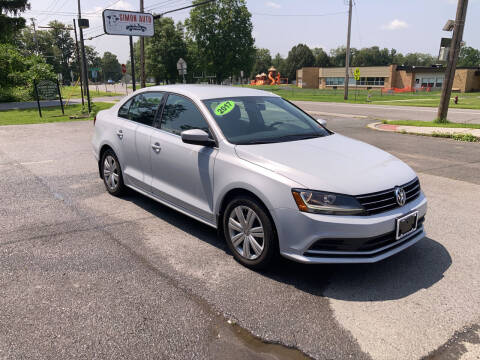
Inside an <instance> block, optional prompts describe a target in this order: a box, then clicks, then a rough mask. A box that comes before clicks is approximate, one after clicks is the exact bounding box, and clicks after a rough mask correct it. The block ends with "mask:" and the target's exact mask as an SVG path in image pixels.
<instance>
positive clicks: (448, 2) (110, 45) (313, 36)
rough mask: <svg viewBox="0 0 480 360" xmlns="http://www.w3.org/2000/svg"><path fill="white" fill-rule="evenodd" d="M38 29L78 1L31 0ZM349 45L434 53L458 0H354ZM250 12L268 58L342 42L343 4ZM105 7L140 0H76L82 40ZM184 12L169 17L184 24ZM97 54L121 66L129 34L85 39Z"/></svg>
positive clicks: (255, 7) (68, 17)
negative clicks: (85, 23)
mask: <svg viewBox="0 0 480 360" xmlns="http://www.w3.org/2000/svg"><path fill="white" fill-rule="evenodd" d="M144 2H145V9H146V10H147V12H155V13H160V12H163V11H167V10H171V9H176V8H179V7H183V6H186V5H189V4H191V1H188V0H144ZM30 4H31V10H30V11H28V12H26V13H24V14H23V15H22V16H24V17H25V18H28V19H29V18H31V17H34V18H35V19H36V24H37V26H45V25H47V24H48V22H49V21H52V20H59V21H62V22H64V23H69V24H72V19H73V18H74V17H76V16H77V15H76V14H77V0H30ZM354 4H355V5H354V6H353V17H352V38H351V46H352V47H355V48H363V47H369V46H373V45H377V46H379V47H380V48H384V47H386V48H389V49H391V48H394V49H397V51H399V52H402V53H409V52H426V53H430V54H432V55H437V54H438V49H439V46H440V38H441V37H449V36H451V33H447V32H444V31H442V28H443V25H444V24H445V23H446V21H447V20H448V19H455V13H456V7H457V0H354ZM247 6H248V9H249V11H250V12H251V13H252V23H253V27H254V30H253V37H254V38H255V45H256V46H257V47H261V48H267V49H269V50H270V52H271V54H272V57H273V56H274V55H275V54H276V53H280V54H281V55H282V56H284V57H286V56H287V54H288V51H289V50H290V49H291V48H292V46H294V45H297V44H299V43H304V44H307V45H308V46H310V47H311V48H314V47H321V48H323V49H324V50H326V51H329V50H330V49H333V48H336V47H338V46H341V45H345V44H346V36H347V20H348V0H268V1H265V0H247ZM104 8H111V9H122V10H130V11H138V9H139V0H135V1H134V0H81V10H82V14H83V15H84V16H83V17H85V18H88V19H89V20H90V28H89V29H87V30H85V38H89V37H93V36H95V35H99V34H101V33H103V26H102V17H101V15H102V10H103V9H104ZM188 14H189V10H183V11H179V12H175V13H172V14H169V15H168V16H171V17H172V18H173V19H174V20H175V21H183V20H184V19H185V18H186V17H188ZM479 15H480V0H470V1H469V6H468V11H467V20H466V24H465V31H464V36H463V40H464V41H465V42H466V44H467V46H472V47H474V48H477V49H480V36H479V34H480V21H478V19H479ZM85 44H87V45H93V46H94V47H95V48H96V50H97V51H98V52H99V53H100V55H102V54H103V53H104V52H105V51H110V52H112V53H114V54H116V55H117V56H118V59H119V61H120V62H122V63H125V62H126V61H127V59H128V58H129V41H128V36H112V35H104V36H101V37H98V38H95V39H93V40H87V41H86V42H85Z"/></svg>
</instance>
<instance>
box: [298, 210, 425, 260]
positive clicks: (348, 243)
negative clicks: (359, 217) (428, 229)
mask: <svg viewBox="0 0 480 360" xmlns="http://www.w3.org/2000/svg"><path fill="white" fill-rule="evenodd" d="M424 221H425V217H421V218H420V219H418V224H417V231H415V232H414V233H413V234H411V235H408V236H406V237H405V238H403V239H400V240H397V239H396V237H395V231H392V232H389V233H386V234H383V235H380V236H375V237H370V238H354V239H349V238H332V239H320V240H318V241H316V242H315V243H313V245H312V246H311V247H310V248H309V249H308V251H307V252H306V253H305V255H307V256H324V255H325V254H318V253H314V252H311V250H313V251H324V252H329V251H345V252H346V253H348V252H363V251H365V252H366V251H374V250H378V249H381V248H383V247H385V246H388V245H393V244H395V243H397V242H398V244H400V243H403V242H404V241H405V240H408V239H410V238H411V237H413V236H415V235H416V234H418V232H419V231H420V230H421V228H422V225H423V222H424ZM327 255H328V254H327ZM346 255H348V254H346ZM335 256H343V254H341V255H338V254H337V255H335Z"/></svg>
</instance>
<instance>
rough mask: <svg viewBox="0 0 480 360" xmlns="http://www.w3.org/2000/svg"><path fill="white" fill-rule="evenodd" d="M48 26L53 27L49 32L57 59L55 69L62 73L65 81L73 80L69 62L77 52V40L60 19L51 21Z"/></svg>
mask: <svg viewBox="0 0 480 360" xmlns="http://www.w3.org/2000/svg"><path fill="white" fill-rule="evenodd" d="M48 26H50V27H51V29H49V30H48V33H49V35H50V37H51V43H52V47H53V53H54V55H55V57H56V59H57V66H56V67H55V71H56V72H57V73H61V74H62V77H63V79H64V81H71V80H72V79H71V78H70V65H69V64H70V62H71V60H72V57H73V54H74V53H75V41H74V40H73V38H72V37H71V35H70V31H69V30H67V26H66V25H65V24H63V23H61V22H59V21H51V22H50V23H49V24H48ZM54 66H55V65H54Z"/></svg>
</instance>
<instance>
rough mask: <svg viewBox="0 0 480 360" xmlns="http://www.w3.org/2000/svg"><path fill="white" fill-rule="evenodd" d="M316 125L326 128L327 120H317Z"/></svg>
mask: <svg viewBox="0 0 480 360" xmlns="http://www.w3.org/2000/svg"><path fill="white" fill-rule="evenodd" d="M317 121H318V123H319V124H320V125H322V126H327V120H325V119H317Z"/></svg>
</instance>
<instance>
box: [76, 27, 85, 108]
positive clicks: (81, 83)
mask: <svg viewBox="0 0 480 360" xmlns="http://www.w3.org/2000/svg"><path fill="white" fill-rule="evenodd" d="M73 30H74V31H75V52H76V53H77V60H78V70H80V94H81V95H82V107H83V106H85V101H84V100H83V76H82V73H83V69H82V66H81V63H82V61H81V60H80V51H79V49H78V39H77V25H76V22H75V19H73Z"/></svg>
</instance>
